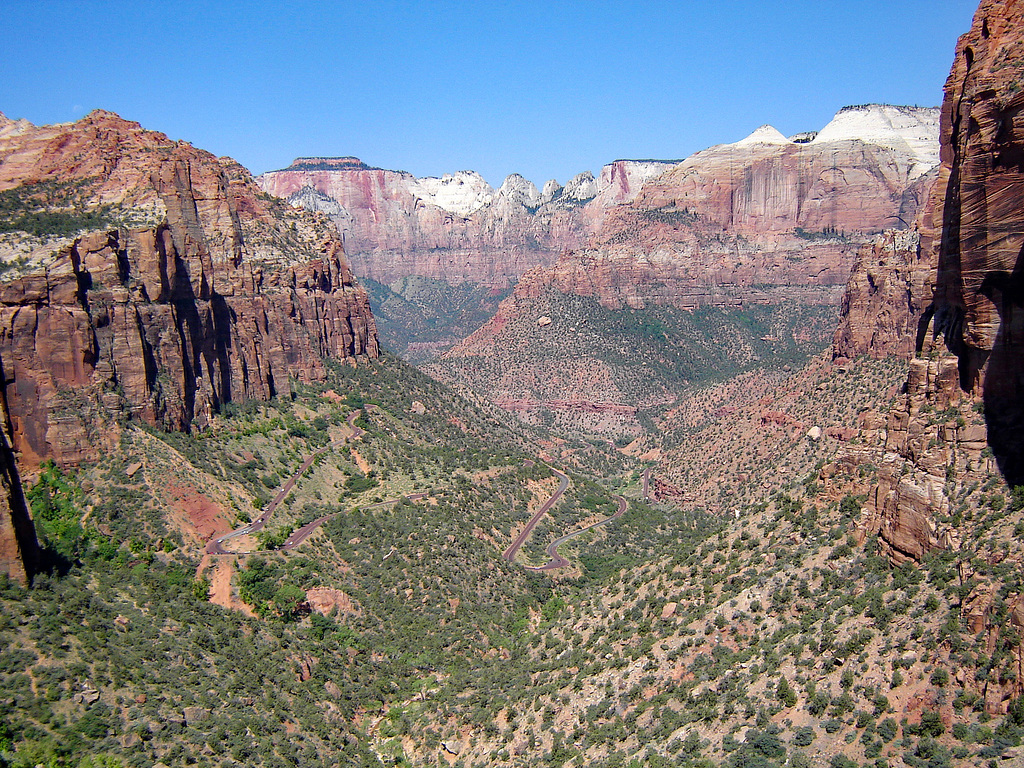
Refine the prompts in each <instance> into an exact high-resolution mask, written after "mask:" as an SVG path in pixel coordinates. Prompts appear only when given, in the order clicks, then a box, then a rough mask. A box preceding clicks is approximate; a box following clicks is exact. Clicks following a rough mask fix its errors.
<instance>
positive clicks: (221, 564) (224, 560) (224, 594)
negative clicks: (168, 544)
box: [196, 555, 256, 616]
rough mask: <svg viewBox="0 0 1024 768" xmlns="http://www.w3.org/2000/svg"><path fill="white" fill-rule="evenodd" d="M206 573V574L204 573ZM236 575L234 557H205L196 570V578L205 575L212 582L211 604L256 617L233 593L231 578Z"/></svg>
mask: <svg viewBox="0 0 1024 768" xmlns="http://www.w3.org/2000/svg"><path fill="white" fill-rule="evenodd" d="M204 572H205V573H204ZM234 573H235V559H234V558H233V557H224V556H223V555H222V556H219V557H215V556H213V555H203V559H202V560H201V561H200V563H199V568H197V569H196V576H197V577H198V576H202V575H205V576H206V577H207V578H208V579H209V580H210V602H211V603H213V604H214V605H219V606H221V607H222V608H227V609H228V610H232V611H241V612H242V613H244V614H245V615H246V616H255V615H256V614H255V613H253V610H252V608H250V607H249V606H248V605H246V604H245V603H243V602H242V601H241V600H239V599H238V598H237V597H235V596H234V594H233V593H232V591H231V577H232V576H233V575H234Z"/></svg>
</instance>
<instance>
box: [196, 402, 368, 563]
mask: <svg viewBox="0 0 1024 768" xmlns="http://www.w3.org/2000/svg"><path fill="white" fill-rule="evenodd" d="M359 414H360V411H353V412H352V413H350V414H349V416H348V419H347V422H348V426H349V428H350V429H351V430H352V434H351V435H348V436H346V437H343V438H342V439H340V440H335V441H334V442H333V443H328V444H327V445H325V446H324V447H323V448H319V449H317V450H316V451H314V452H313V453H312V454H310V455H309V456H308V457H307V458H306V460H305V461H304V462H302V466H300V467H299V469H298V471H297V472H295V474H293V475H292V476H291V477H289V478H288V481H287V482H286V483H285V484H284V485H282V486H281V490H279V491H278V492H277V495H276V496H274V498H273V500H272V501H271V502H270V503H269V504H267V506H266V508H264V510H263V512H262V513H261V514H260V516H259V517H257V518H256V519H255V520H253V521H252V522H251V523H246V524H245V525H243V526H242V527H241V528H236V529H235V530H233V531H231V532H230V533H225V534H224V535H223V536H218V537H217V538H216V539H211V540H210V542H209V543H208V544H207V545H206V553H207V554H210V555H230V554H233V553H232V552H230V551H229V550H226V549H224V546H223V545H224V542H225V541H227V540H228V539H233V538H235V537H236V536H245V535H246V534H249V533H255V532H256V531H262V530H263V528H264V526H266V524H267V520H269V519H270V516H271V515H272V514H274V510H276V509H277V508H278V507H279V506H280V505H281V502H283V501H284V500H285V498H286V497H287V496H288V493H289V492H290V491H291V490H292V488H294V487H295V483H297V482H298V480H299V478H300V477H302V475H303V473H304V472H305V471H306V470H307V469H309V468H310V467H311V466H312V465H313V462H314V461H316V459H317V457H318V456H320V455H321V454H324V453H326V452H327V451H329V450H331V449H333V448H337V447H338V446H341V445H344V444H345V443H347V442H348V441H349V440H356V439H357V438H360V437H362V436H363V435H364V434H365V433H364V431H363V430H362V429H360V428H359V427H357V426H356V424H355V421H356V419H357V418H359ZM328 517H330V515H328ZM325 519H326V518H322V519H321V520H320V523H323V521H324V520H325ZM314 522H316V521H314ZM310 525H312V523H310ZM305 527H307V526H303V528H305ZM315 528H316V526H315V525H314V526H313V528H310V530H309V531H307V532H306V534H305V536H303V537H302V538H301V539H299V540H298V541H296V542H295V544H293V545H292V546H295V545H296V544H300V543H301V542H302V540H303V539H305V538H306V536H308V535H309V534H310V533H311V532H312V531H313V529H315ZM299 530H302V528H300V529H299ZM296 533H298V531H296ZM294 536H295V533H293V534H292V537H294ZM289 538H291V537H289ZM286 543H287V542H286Z"/></svg>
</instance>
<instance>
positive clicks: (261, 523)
mask: <svg viewBox="0 0 1024 768" xmlns="http://www.w3.org/2000/svg"><path fill="white" fill-rule="evenodd" d="M360 413H361V411H353V412H352V413H351V414H349V416H348V419H347V420H346V421H347V423H348V426H349V428H350V429H351V430H352V433H351V434H349V435H346V436H345V437H343V438H342V439H340V440H335V441H334V442H332V443H328V444H327V445H325V446H323V447H322V448H319V449H317V450H316V451H314V452H313V453H312V454H310V455H309V456H308V457H307V458H306V460H305V461H304V462H302V465H301V466H300V467H299V468H298V470H296V472H295V473H294V474H293V475H292V476H291V477H289V478H288V480H287V481H286V482H285V484H284V485H282V486H281V489H280V490H279V491H278V492H277V495H276V496H274V498H273V500H272V501H271V502H270V503H269V504H267V506H266V508H265V509H264V510H263V512H262V513H261V514H260V516H259V517H257V518H256V519H255V520H253V521H252V522H250V523H247V524H246V525H243V526H242V527H241V528H236V529H235V530H233V531H231V532H229V533H225V534H224V535H222V536H218V537H217V538H215V539H211V540H210V541H209V542H208V543H207V545H206V553H207V554H210V555H236V554H251V553H249V552H245V553H240V552H232V551H231V550H228V549H225V548H224V542H226V541H228V540H230V539H233V538H236V537H238V536H245V535H247V534H251V533H255V532H257V531H261V530H263V528H264V527H265V526H266V524H267V520H269V519H270V516H271V515H272V514H273V513H274V511H275V510H276V509H277V508H278V507H279V506H280V505H281V504H282V502H284V500H285V498H287V496H288V494H289V493H290V492H291V490H292V489H293V488H294V487H295V484H296V483H297V482H298V481H299V479H300V478H301V477H302V475H303V474H304V473H305V472H306V470H307V469H309V468H310V467H311V466H312V465H313V462H314V461H316V459H317V457H319V456H321V455H322V454H324V453H326V452H327V451H329V450H332V449H334V448H337V447H339V446H342V445H345V444H347V443H348V442H349V441H351V440H356V439H358V438H360V437H362V436H363V435H364V434H365V431H364V430H362V429H360V428H359V427H357V426H356V424H355V421H356V419H357V418H359V415H360ZM551 471H552V472H554V473H555V474H556V475H558V478H559V482H558V488H557V489H555V492H554V493H553V494H551V496H550V497H549V498H548V499H547V501H545V502H544V503H543V504H542V505H541V506H540V509H538V510H537V511H536V512H535V513H534V514H533V517H531V518H530V519H529V521H528V522H527V523H526V527H525V528H523V530H522V531H520V533H519V535H518V536H516V538H515V540H513V542H512V543H511V544H510V545H509V547H508V549H506V550H505V551H504V552H503V553H502V555H501V556H502V557H503V558H504V559H505V560H507V561H508V562H510V563H511V562H513V561H514V560H515V557H516V553H518V552H519V550H520V548H521V547H522V546H523V544H524V543H526V540H527V539H528V538H529V536H530V534H531V533H532V532H533V529H534V528H536V527H537V523H539V522H540V519H541V518H542V517H544V515H546V514H547V513H548V512H549V511H550V510H551V508H552V507H553V506H554V505H555V504H557V503H558V500H559V499H560V498H562V494H564V493H565V491H566V490H567V489H568V487H569V476H568V475H567V474H565V473H564V472H561V471H559V470H557V469H555V468H554V467H551ZM650 473H651V471H650V469H649V468H648V469H646V470H645V471H644V499H647V488H648V483H649V481H650ZM426 495H427V494H426V493H411V494H408V495H406V496H400V497H398V498H395V499H388V500H387V501H380V502H377V503H376V504H371V505H369V506H367V507H365V509H377V508H379V507H386V506H388V505H389V504H396V503H398V502H399V501H401V500H402V499H408V500H409V501H418V500H420V499H423V498H425V497H426ZM613 498H615V499H616V500H617V501H618V502H619V509H618V511H617V512H615V514H613V515H612V516H611V517H606V518H605V519H604V520H598V521H597V522H596V523H591V524H590V525H588V526H585V527H583V528H580V529H579V530H578V531H573V532H572V533H567V534H565V535H564V536H561V537H559V538H557V539H555V540H554V541H553V542H551V543H550V544H549V545H548V547H547V550H546V551H547V554H548V557H549V558H550V560H548V562H547V563H545V564H544V565H540V566H524V567H525V568H526V569H527V570H530V571H550V570H554V569H555V568H564V567H565V566H567V565H570V564H571V563H570V562H569V561H568V560H566V559H565V558H564V557H562V556H561V555H560V554H558V548H559V547H560V546H562V544H564V543H565V542H567V541H568V540H569V539H571V538H573V537H575V536H579V535H580V534H582V533H586V532H587V531H589V530H591V529H593V528H596V527H598V526H599V525H604V524H605V523H610V522H611V521H612V520H617V519H618V518H620V517H622V515H623V513H625V511H626V500H625V499H624V498H623V497H622V496H618V495H616V496H614V497H613ZM340 514H343V513H341V512H332V513H331V514H329V515H323V516H322V517H318V518H317V519H316V520H312V521H310V522H308V523H306V524H305V525H303V526H302V527H300V528H297V529H296V530H294V531H292V532H291V534H290V535H289V536H288V538H287V539H285V541H284V543H283V544H282V545H281V549H283V550H290V549H294V548H295V547H297V546H299V545H300V544H302V542H304V541H305V540H306V539H307V538H309V536H310V534H312V533H313V531H315V530H316V529H317V528H319V527H320V526H321V525H323V524H324V523H326V522H327V521H328V520H330V519H331V518H333V517H336V516H338V515H340Z"/></svg>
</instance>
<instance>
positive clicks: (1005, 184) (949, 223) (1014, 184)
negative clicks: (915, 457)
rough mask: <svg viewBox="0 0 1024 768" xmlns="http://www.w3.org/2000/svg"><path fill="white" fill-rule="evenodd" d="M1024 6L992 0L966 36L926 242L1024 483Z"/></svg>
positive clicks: (994, 438)
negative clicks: (1023, 48) (1022, 48)
mask: <svg viewBox="0 0 1024 768" xmlns="http://www.w3.org/2000/svg"><path fill="white" fill-rule="evenodd" d="M1022 45H1024V8H1022V7H1021V6H1020V5H1019V4H1016V3H1013V2H1009V1H1008V0H983V2H982V3H981V6H980V7H979V9H978V11H977V13H976V15H975V17H974V24H973V26H972V28H971V30H970V32H968V33H967V34H965V35H964V36H962V37H961V38H960V40H959V42H958V44H957V50H956V58H955V61H954V64H953V69H952V72H951V74H950V76H949V79H948V80H947V81H946V86H945V100H944V102H943V107H942V124H941V130H942V167H941V171H940V183H939V184H938V185H937V186H936V188H935V191H934V194H933V199H932V210H933V211H934V215H933V217H932V219H931V220H930V221H929V224H930V225H931V229H930V231H929V232H928V237H927V241H926V247H927V249H928V250H929V251H930V252H931V253H932V254H933V258H934V260H935V263H937V264H938V275H937V285H936V290H935V297H934V303H933V305H932V307H931V308H930V310H929V311H930V314H931V315H932V317H933V318H934V325H935V328H936V330H937V331H940V332H942V333H943V334H944V336H945V339H946V343H947V344H948V346H949V348H950V349H951V350H952V351H953V352H954V353H955V354H956V355H957V357H958V359H959V371H960V383H961V385H962V386H963V388H964V389H965V390H967V391H970V392H973V393H975V394H978V395H980V396H982V397H983V398H984V401H985V416H986V420H987V423H988V436H989V442H990V444H991V447H992V449H993V451H994V452H995V454H996V456H997V458H998V459H999V463H1000V466H1001V468H1002V471H1003V473H1004V475H1005V476H1006V478H1007V479H1008V481H1009V482H1010V483H1011V484H1014V485H1017V484H1021V483H1024V439H1022V438H1024V366H1022V365H1021V360H1022V359H1024V282H1022V281H1024V256H1022V254H1024V170H1022V162H1024V90H1022V87H1024V57H1022V56H1021V46H1022Z"/></svg>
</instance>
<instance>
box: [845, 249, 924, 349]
mask: <svg viewBox="0 0 1024 768" xmlns="http://www.w3.org/2000/svg"><path fill="white" fill-rule="evenodd" d="M920 243H921V238H920V235H919V234H918V232H917V231H916V230H908V231H903V232H897V231H891V232H886V233H885V234H883V235H880V236H879V237H878V238H877V239H876V240H875V241H874V242H873V243H871V244H869V245H865V246H863V247H862V248H861V249H860V251H858V253H857V261H856V262H855V263H854V266H853V272H852V274H851V275H850V279H849V280H848V281H847V283H846V289H845V291H844V292H843V301H842V305H841V309H840V320H839V327H838V328H837V329H836V333H835V337H834V338H833V341H832V354H833V357H835V358H853V357H857V356H858V355H870V356H871V357H875V358H881V357H887V356H890V355H891V356H897V357H903V358H909V357H910V356H911V355H912V354H913V352H914V349H915V347H916V344H917V332H918V325H919V323H920V320H921V318H922V316H923V315H924V311H925V308H926V306H927V304H928V297H929V296H930V294H931V289H932V284H933V282H934V274H935V270H934V268H933V266H932V265H931V264H930V263H928V261H927V260H926V259H925V258H922V254H921V249H920Z"/></svg>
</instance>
